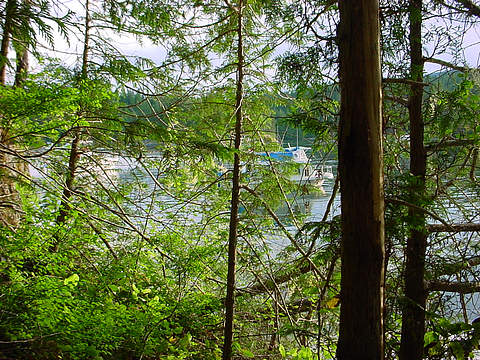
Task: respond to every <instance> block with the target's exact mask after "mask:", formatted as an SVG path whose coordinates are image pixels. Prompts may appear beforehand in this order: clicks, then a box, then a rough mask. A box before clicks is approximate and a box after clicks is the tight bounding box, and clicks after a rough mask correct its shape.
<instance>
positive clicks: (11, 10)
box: [0, 0, 17, 85]
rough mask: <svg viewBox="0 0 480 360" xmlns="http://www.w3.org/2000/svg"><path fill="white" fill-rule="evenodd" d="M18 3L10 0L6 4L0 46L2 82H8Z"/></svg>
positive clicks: (2, 83)
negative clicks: (10, 47) (9, 56)
mask: <svg viewBox="0 0 480 360" xmlns="http://www.w3.org/2000/svg"><path fill="white" fill-rule="evenodd" d="M16 8H17V4H16V1H15V0H8V1H7V4H6V5H5V22H4V23H3V37H2V43H1V48H0V84H1V85H5V84H6V83H7V64H8V49H9V46H10V37H11V35H12V30H13V19H14V16H15V10H16Z"/></svg>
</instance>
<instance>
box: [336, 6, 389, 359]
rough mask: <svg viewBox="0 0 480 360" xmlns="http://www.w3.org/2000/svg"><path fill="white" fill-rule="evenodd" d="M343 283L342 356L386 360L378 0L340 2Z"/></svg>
mask: <svg viewBox="0 0 480 360" xmlns="http://www.w3.org/2000/svg"><path fill="white" fill-rule="evenodd" d="M339 8H340V26H339V33H338V40H339V45H340V54H339V56H340V81H341V91H342V92H341V95H342V96H341V114H340V127H339V131H340V141H339V172H340V184H341V204H342V249H341V260H342V281H341V312H340V334H339V339H338V347H337V357H338V359H340V360H347V359H352V360H353V359H355V360H359V359H365V360H366V359H368V360H374V359H383V357H384V355H383V290H384V256H385V249H384V199H383V150H382V137H381V134H382V132H381V72H380V46H379V19H378V12H379V4H378V1H377V0H345V1H340V2H339Z"/></svg>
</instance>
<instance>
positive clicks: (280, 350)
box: [278, 344, 287, 358]
mask: <svg viewBox="0 0 480 360" xmlns="http://www.w3.org/2000/svg"><path fill="white" fill-rule="evenodd" d="M278 351H279V352H280V355H282V358H284V357H286V356H287V352H286V351H285V347H284V346H283V345H282V344H280V345H278Z"/></svg>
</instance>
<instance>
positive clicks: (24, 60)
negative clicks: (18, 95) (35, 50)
mask: <svg viewBox="0 0 480 360" xmlns="http://www.w3.org/2000/svg"><path fill="white" fill-rule="evenodd" d="M25 46H26V47H25V48H23V49H22V51H19V52H17V69H16V71H15V86H17V87H20V86H22V85H23V83H24V82H25V80H26V78H27V74H28V63H29V61H28V48H27V46H28V45H25Z"/></svg>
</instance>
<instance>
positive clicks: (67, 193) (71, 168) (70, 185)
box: [53, 0, 91, 251]
mask: <svg viewBox="0 0 480 360" xmlns="http://www.w3.org/2000/svg"><path fill="white" fill-rule="evenodd" d="M89 5H90V1H89V0H87V1H86V2H85V32H84V39H83V54H82V69H81V74H80V79H87V76H88V71H87V70H88V53H89V42H90V20H91V19H90V11H89ZM80 112H81V110H80V111H79V113H80ZM80 143H81V132H80V129H75V130H74V135H73V140H72V143H71V146H70V154H69V158H68V170H67V174H66V175H65V184H64V187H63V191H62V200H61V203H60V209H59V213H58V216H57V218H56V222H57V224H63V223H64V222H65V220H66V218H67V214H68V210H69V209H70V201H71V197H72V195H73V189H74V182H75V177H76V172H77V167H78V162H79V160H80V155H81V151H80ZM58 242H59V239H56V242H55V244H54V247H53V250H54V251H56V250H57V246H58Z"/></svg>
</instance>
